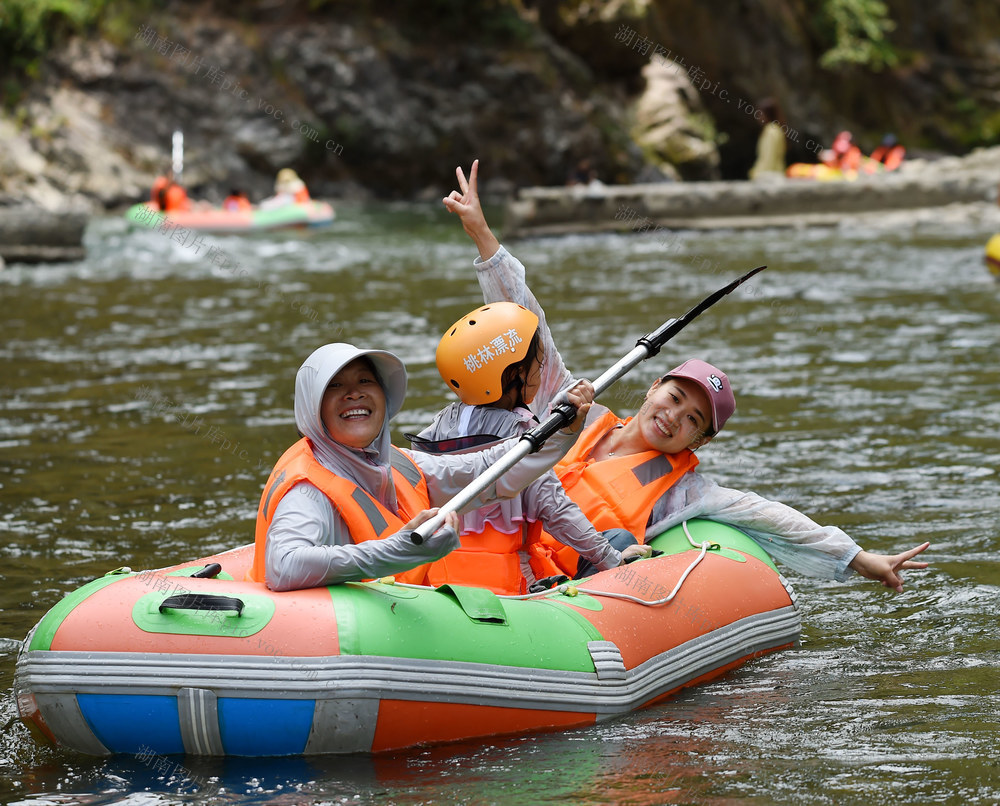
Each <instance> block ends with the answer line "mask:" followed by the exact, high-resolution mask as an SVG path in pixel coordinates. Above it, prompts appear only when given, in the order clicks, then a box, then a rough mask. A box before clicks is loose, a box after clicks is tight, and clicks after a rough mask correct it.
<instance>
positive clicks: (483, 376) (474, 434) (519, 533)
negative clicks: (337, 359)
mask: <svg viewBox="0 0 1000 806" xmlns="http://www.w3.org/2000/svg"><path fill="white" fill-rule="evenodd" d="M540 345H541V334H540V333H539V330H538V317H537V316H536V315H535V314H533V313H532V312H531V311H529V310H528V309H527V308H524V307H523V306H521V305H516V304H515V303H512V302H497V303H494V304H492V305H484V306H483V307H481V308H477V309H476V310H474V311H472V312H471V313H469V314H467V315H466V316H463V317H462V318H461V319H459V320H458V321H457V322H455V324H453V325H452V326H451V327H449V328H448V329H447V330H446V331H445V333H444V335H443V336H442V337H441V340H440V342H439V343H438V348H437V356H436V358H437V367H438V371H439V372H440V373H441V377H442V379H443V380H444V382H445V383H446V384H447V385H448V387H449V388H450V389H451V390H452V391H453V392H454V393H455V394H456V395H458V398H459V401H460V402H456V403H451V404H450V405H448V406H447V407H445V408H444V409H442V410H441V411H440V412H439V413H438V415H437V417H436V418H435V419H434V422H433V423H432V424H431V425H430V426H428V427H427V428H425V429H424V430H423V431H421V432H420V433H419V434H416V435H411V434H408V435H407V436H408V437H409V438H410V441H411V444H412V446H413V448H414V450H417V451H427V452H431V453H435V454H448V453H455V452H466V451H470V450H476V449H478V448H481V447H482V446H484V445H491V444H495V443H497V442H498V441H500V440H503V439H507V438H509V437H520V436H521V434H523V433H524V432H525V431H526V430H528V429H529V428H530V427H531V426H532V425H535V424H536V423H537V422H538V420H537V418H536V417H535V416H534V414H532V412H531V411H530V410H529V409H528V404H529V403H531V401H532V400H533V399H534V397H535V394H536V393H537V391H538V384H539V379H540V377H541V372H542V366H543V362H544V360H545V356H544V354H543V353H542V351H541V346H540ZM543 528H544V529H545V530H546V531H547V532H548V533H549V534H550V535H552V537H553V538H554V539H555V540H556V541H558V543H559V545H567V546H570V547H572V549H573V551H574V557H575V556H577V555H581V556H582V558H583V559H582V560H580V561H579V562H576V563H574V567H573V568H572V569H570V570H571V571H572V572H573V573H572V574H566V576H575V577H580V576H589V575H590V574H591V573H592V572H594V571H604V570H607V569H609V568H615V567H617V566H619V565H621V564H622V563H623V562H625V561H626V560H628V559H631V558H632V557H640V556H643V555H644V554H648V553H649V550H648V549H644V548H643V547H642V546H640V545H639V544H638V543H639V541H638V540H637V539H636V537H635V536H634V535H633V534H631V533H629V532H628V531H626V530H624V529H617V528H613V529H610V530H608V531H606V532H603V533H602V532H598V531H597V530H596V529H595V528H594V526H593V525H592V524H591V523H590V521H588V520H587V518H586V517H585V516H584V514H583V513H582V512H581V511H580V508H579V507H578V506H577V505H576V504H574V503H573V501H571V500H570V498H569V496H567V495H566V491H565V490H564V489H563V487H562V485H561V484H560V483H559V480H558V479H557V478H556V477H555V475H554V474H553V473H546V474H545V475H544V476H542V477H541V478H540V479H538V480H537V481H535V482H533V483H532V484H531V485H530V486H528V487H527V488H526V489H525V490H524V491H522V493H521V494H520V495H518V496H516V497H514V498H509V499H506V500H504V501H498V502H495V503H493V504H491V505H489V506H486V507H482V508H480V509H477V510H475V511H473V512H469V513H467V514H465V515H463V516H462V537H461V542H462V545H461V546H460V547H459V548H458V549H457V550H455V551H453V552H451V553H450V554H448V555H447V556H446V557H445V558H443V559H442V560H439V561H438V562H436V563H434V564H433V565H431V566H430V567H429V568H428V569H427V579H428V581H429V582H430V584H432V585H443V584H445V583H453V584H458V585H475V586H479V587H485V588H489V589H490V590H492V591H493V592H494V593H503V594H521V593H526V592H527V591H528V590H529V589H530V588H531V587H532V585H533V584H534V583H535V582H536V580H538V579H541V578H544V577H548V576H550V575H552V576H556V575H559V574H558V571H557V569H552V568H551V567H549V566H548V565H545V566H540V565H539V562H538V558H537V557H536V556H534V555H533V553H532V552H533V551H537V550H538V549H539V547H540V542H539V541H540V538H541V534H542V529H543ZM549 571H556V573H553V574H550V573H549Z"/></svg>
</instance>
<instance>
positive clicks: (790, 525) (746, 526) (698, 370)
mask: <svg viewBox="0 0 1000 806" xmlns="http://www.w3.org/2000/svg"><path fill="white" fill-rule="evenodd" d="M478 169H479V161H478V160H476V161H475V162H473V163H472V171H471V172H470V175H469V179H468V180H466V178H465V174H464V173H463V171H462V169H461V168H458V169H456V175H457V177H458V183H459V187H460V188H461V192H460V191H457V190H453V191H452V192H451V193H450V194H449V195H448V196H446V197H445V199H444V205H445V207H446V208H447V209H448V210H449V211H451V212H453V213H455V214H456V215H458V216H459V217H460V219H461V221H462V227H463V228H464V229H465V231H466V233H467V234H468V235H469V237H470V238H472V240H473V242H474V243H475V244H476V246H477V248H478V249H479V258H478V259H477V260H476V261H475V265H476V268H477V273H478V275H479V282H480V285H481V286H482V288H483V292H484V296H485V297H486V298H487V299H491V300H509V301H516V302H517V303H524V305H525V306H526V307H528V308H529V309H531V310H532V311H534V312H535V313H536V315H537V316H538V317H539V330H540V332H541V334H542V339H543V342H542V343H543V345H544V346H543V348H542V349H543V350H544V351H545V354H546V355H545V365H544V369H543V372H542V376H541V382H540V386H539V387H538V388H539V391H538V396H537V398H536V400H535V406H536V408H537V407H538V406H540V405H542V406H544V404H545V402H546V401H548V400H550V399H551V397H552V395H553V394H555V393H556V391H557V390H560V389H564V388H566V385H567V384H568V383H572V375H571V373H570V371H569V370H568V369H567V368H566V366H565V364H564V363H563V361H562V357H561V356H560V355H559V352H558V350H557V349H556V346H555V343H554V341H553V340H552V334H551V332H550V331H549V329H548V326H547V325H546V324H545V314H544V312H543V311H542V309H541V306H540V305H539V304H538V301H537V300H536V299H535V297H534V295H533V294H532V293H531V291H530V289H529V288H528V287H527V284H526V281H525V272H524V267H523V266H522V265H521V263H520V262H519V261H518V260H517V259H516V258H515V257H514V256H513V255H511V254H510V253H509V252H507V250H506V249H504V248H503V246H501V244H500V242H499V241H498V240H497V238H496V236H495V235H494V234H493V233H492V231H491V230H490V228H489V226H488V225H487V223H486V218H485V216H484V215H483V212H482V208H481V207H480V204H479V193H478V189H477V175H478ZM493 304H495V303H493ZM682 384H687V386H686V389H687V391H688V392H689V393H693V394H694V395H697V394H699V392H698V388H699V387H701V389H702V393H703V394H705V395H706V396H707V400H708V406H704V407H702V408H703V412H702V418H703V419H706V420H707V419H709V416H708V415H709V409H710V411H711V416H710V420H711V423H710V424H708V425H706V424H704V423H701V422H699V421H698V418H697V417H696V418H695V422H694V423H693V425H697V426H698V428H697V433H691V431H690V429H688V431H687V435H686V436H685V434H684V428H683V427H681V426H675V425H674V424H673V423H672V422H671V415H669V414H667V413H666V412H667V410H668V409H671V408H678V409H679V410H681V411H682V412H684V413H685V416H687V415H688V414H691V412H690V410H689V409H686V408H685V405H687V403H688V401H683V402H681V401H677V400H675V401H671V400H670V398H671V396H674V397H678V398H679V397H680V396H681V395H680V392H678V391H677V390H678V386H679V385H682ZM692 384H693V385H692ZM716 393H717V394H718V399H716V398H715V397H713V395H715V394H716ZM692 399H693V398H692ZM723 399H725V405H724V406H723V407H722V408H720V403H721V401H722V400H723ZM735 406H736V402H735V398H734V397H733V395H732V390H731V389H730V388H729V383H728V378H726V376H725V374H724V373H723V372H721V370H718V369H717V368H715V367H712V366H711V365H710V364H706V363H705V362H703V361H698V360H692V361H686V362H684V363H683V364H681V365H680V366H678V367H676V368H675V369H673V370H671V371H670V372H668V373H667V374H666V375H664V376H663V377H661V378H659V379H657V380H656V381H655V382H654V383H653V385H652V387H651V388H650V389H649V391H648V392H647V393H646V398H645V401H644V403H643V406H642V408H640V410H639V412H638V414H637V415H636V417H634V418H629V420H627V421H626V420H622V421H621V422H620V423H618V424H611V423H613V422H614V419H615V416H614V414H613V413H612V412H609V411H607V410H606V409H604V407H603V406H599V405H597V404H595V405H594V406H593V407H592V408H591V410H590V415H589V417H588V425H587V426H586V427H585V429H584V432H583V434H582V435H581V437H580V439H579V440H578V441H577V444H576V446H574V449H573V451H571V453H570V454H569V455H568V456H567V457H566V458H565V459H564V460H563V463H561V465H558V466H557V468H556V469H557V472H558V473H561V474H562V476H561V477H562V478H563V483H564V484H565V483H567V481H573V479H570V478H569V476H574V477H577V476H578V475H579V474H580V473H582V472H586V469H585V468H583V467H582V465H584V464H586V463H588V462H589V463H590V464H591V465H592V466H595V467H597V468H600V469H601V470H604V469H605V468H606V467H607V465H608V464H610V461H611V460H615V461H617V460H618V459H620V458H621V457H622V456H623V455H629V454H635V453H636V452H637V450H640V449H642V450H645V449H653V450H658V451H662V454H663V455H664V456H669V457H676V456H677V455H679V454H678V453H675V450H674V449H673V448H672V446H667V445H666V444H663V440H662V438H663V436H668V437H669V438H670V441H674V440H676V439H677V438H678V437H684V438H685V439H686V440H687V441H688V445H687V448H686V449H685V450H687V451H689V452H690V451H694V450H695V449H696V448H700V447H702V446H703V445H705V444H707V443H708V442H709V440H710V439H712V438H713V437H714V436H715V433H716V432H717V431H718V430H719V429H720V428H721V427H722V425H723V424H724V423H725V421H726V419H727V418H728V417H729V416H730V415H731V414H732V413H733V410H734V409H735ZM602 410H603V411H602ZM657 421H659V423H661V424H662V423H666V424H667V428H668V430H669V432H670V433H669V434H666V435H664V434H663V433H662V429H660V427H659V424H658V423H657ZM658 429H659V430H660V432H661V433H659V434H658V433H657V430H658ZM637 443H638V444H637ZM574 455H575V456H576V457H577V458H580V457H581V455H582V461H581V462H577V463H576V464H577V465H578V466H577V467H573V466H572V465H573V464H574V462H573V461H572V460H573V458H574ZM670 467H671V471H676V470H678V468H677V467H676V466H675V463H674V462H673V461H671V463H670ZM561 468H562V469H561ZM543 478H545V477H543ZM580 486H582V485H579V484H578V485H576V487H575V488H574V494H573V498H574V500H579V498H578V497H577V495H576V492H575V490H576V489H577V488H579V487H580ZM632 502H633V499H629V503H632ZM649 503H651V506H647V507H645V508H644V509H643V511H642V515H643V516H644V520H645V523H646V531H645V535H643V536H642V537H654V536H656V535H657V534H659V533H660V532H661V531H663V530H664V529H667V528H669V527H670V526H673V525H674V524H677V523H680V522H681V521H684V520H687V519H690V518H699V517H700V518H709V519H711V520H715V521H719V522H721V523H728V524H730V525H732V526H735V527H736V528H737V529H740V530H742V531H743V532H745V533H746V534H747V535H748V536H750V537H751V538H753V539H754V540H755V541H756V542H757V543H758V544H759V545H760V546H761V548H763V549H764V550H765V551H767V553H768V554H770V555H771V556H772V557H774V558H776V559H778V560H779V561H781V562H783V563H784V564H786V565H788V566H790V567H791V568H794V569H795V570H797V571H799V572H800V573H804V574H808V575H810V576H815V577H824V578H828V579H836V580H837V581H839V582H842V581H844V580H846V579H847V578H848V577H849V576H850V575H851V574H852V573H854V572H857V573H858V574H860V575H861V576H863V577H865V578H867V579H873V580H877V581H879V582H881V583H882V585H884V586H886V587H889V588H893V589H894V590H896V591H902V590H903V579H902V574H900V573H899V572H900V571H901V570H905V569H911V568H926V567H927V563H926V562H920V561H914V560H913V557H915V556H916V555H918V554H920V553H921V552H923V551H924V550H926V549H927V547H928V546H929V545H930V543H922V544H920V545H919V546H916V547H914V548H911V549H908V550H907V551H903V552H900V553H899V554H894V555H884V554H876V553H874V552H869V551H865V550H864V549H862V548H861V546H859V545H858V544H857V543H855V542H854V540H852V539H851V538H850V537H849V536H848V535H847V534H846V533H845V532H843V531H842V530H841V529H838V528H837V527H835V526H820V525H819V524H817V523H816V522H814V521H813V520H812V519H810V518H808V517H807V516H805V515H803V514H802V513H801V512H798V511H797V510H795V509H793V508H792V507H789V506H786V505H785V504H782V503H780V502H777V501H769V500H767V499H765V498H763V497H761V496H760V495H757V494H756V493H752V492H742V491H740V490H732V489H728V488H725V487H721V486H720V485H718V484H716V483H715V482H713V481H711V480H710V479H708V478H706V477H705V476H703V475H702V474H701V473H698V472H697V470H695V468H694V467H693V466H692V467H689V468H688V469H687V470H686V471H685V472H683V473H682V474H681V475H680V478H679V479H678V480H677V482H676V483H673V484H672V485H671V486H670V487H669V488H668V489H667V491H666V493H665V494H663V495H662V496H661V497H660V498H658V499H657V500H655V501H653V502H647V504H649ZM583 506H584V508H585V509H588V506H587V504H586V503H584V505H583ZM647 512H648V517H645V516H646V515H647ZM637 531H638V530H637Z"/></svg>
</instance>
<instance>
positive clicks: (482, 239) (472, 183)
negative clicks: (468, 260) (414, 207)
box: [442, 160, 500, 260]
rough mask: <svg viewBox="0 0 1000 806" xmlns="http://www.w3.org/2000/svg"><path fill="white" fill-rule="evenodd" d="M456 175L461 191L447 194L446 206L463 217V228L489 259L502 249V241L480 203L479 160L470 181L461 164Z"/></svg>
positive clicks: (485, 257) (445, 198)
mask: <svg viewBox="0 0 1000 806" xmlns="http://www.w3.org/2000/svg"><path fill="white" fill-rule="evenodd" d="M455 176H456V177H457V178H458V186H459V188H461V193H460V192H459V191H457V190H453V191H452V192H451V193H449V194H448V195H447V196H445V197H444V199H442V201H443V202H444V206H445V207H446V208H448V212H451V213H454V214H455V215H457V216H458V217H459V218H460V219H461V221H462V228H463V229H464V230H465V232H466V234H467V235H468V236H469V237H470V238H472V241H473V243H475V245H476V248H477V249H479V257H480V258H481V259H483V260H489V259H490V258H491V257H493V256H494V255H495V254H496V253H497V251H498V250H499V249H500V241H498V240H497V238H496V236H495V235H494V234H493V232H492V231H491V230H490V228H489V225H488V224H487V223H486V216H485V215H483V208H482V206H481V205H480V204H479V160H473V162H472V168H471V169H470V170H469V179H468V181H466V179H465V172H464V171H463V170H462V167H461V166H459V167H458V168H456V169H455Z"/></svg>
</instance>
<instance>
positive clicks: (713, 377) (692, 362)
mask: <svg viewBox="0 0 1000 806" xmlns="http://www.w3.org/2000/svg"><path fill="white" fill-rule="evenodd" d="M667 378H687V379H688V380H691V381H694V382H695V383H696V384H698V385H699V386H700V387H701V388H702V389H704V390H705V394H707V395H708V402H709V403H710V404H711V405H712V430H713V431H715V432H716V433H718V432H719V431H720V430H721V429H722V426H724V425H725V424H726V420H728V419H729V418H730V417H731V416H732V415H733V412H734V411H736V398H735V397H734V396H733V388H732V387H731V386H730V385H729V378H727V377H726V373H725V372H723V371H722V370H721V369H719V368H718V367H713V366H712V365H711V364H709V363H707V362H705V361H702V360H700V359H698V358H690V359H688V360H687V361H685V362H684V363H683V364H681V365H680V366H679V367H674V368H673V369H672V370H670V372H668V373H667V374H666V375H664V376H663V379H664V380H666V379H667Z"/></svg>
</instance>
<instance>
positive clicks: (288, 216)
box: [125, 201, 334, 232]
mask: <svg viewBox="0 0 1000 806" xmlns="http://www.w3.org/2000/svg"><path fill="white" fill-rule="evenodd" d="M125 219H126V220H127V221H129V222H131V223H132V224H135V225H137V226H140V227H146V228H148V229H157V228H160V227H171V228H176V229H181V230H194V231H198V232H256V231H258V230H272V229H284V228H287V227H323V226H326V225H327V224H329V223H330V222H332V221H333V219H334V212H333V207H332V206H331V205H329V204H328V203H327V202H318V201H310V202H306V203H305V204H286V205H283V206H282V207H274V208H269V209H266V210H262V209H260V208H256V207H255V208H253V209H250V210H224V209H222V208H221V207H205V208H194V209H192V210H174V211H173V212H170V213H166V214H164V213H161V212H160V210H159V208H158V207H156V206H154V205H150V204H149V203H148V202H144V203H142V204H134V205H132V206H131V207H130V208H129V209H128V210H127V211H126V212H125Z"/></svg>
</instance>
